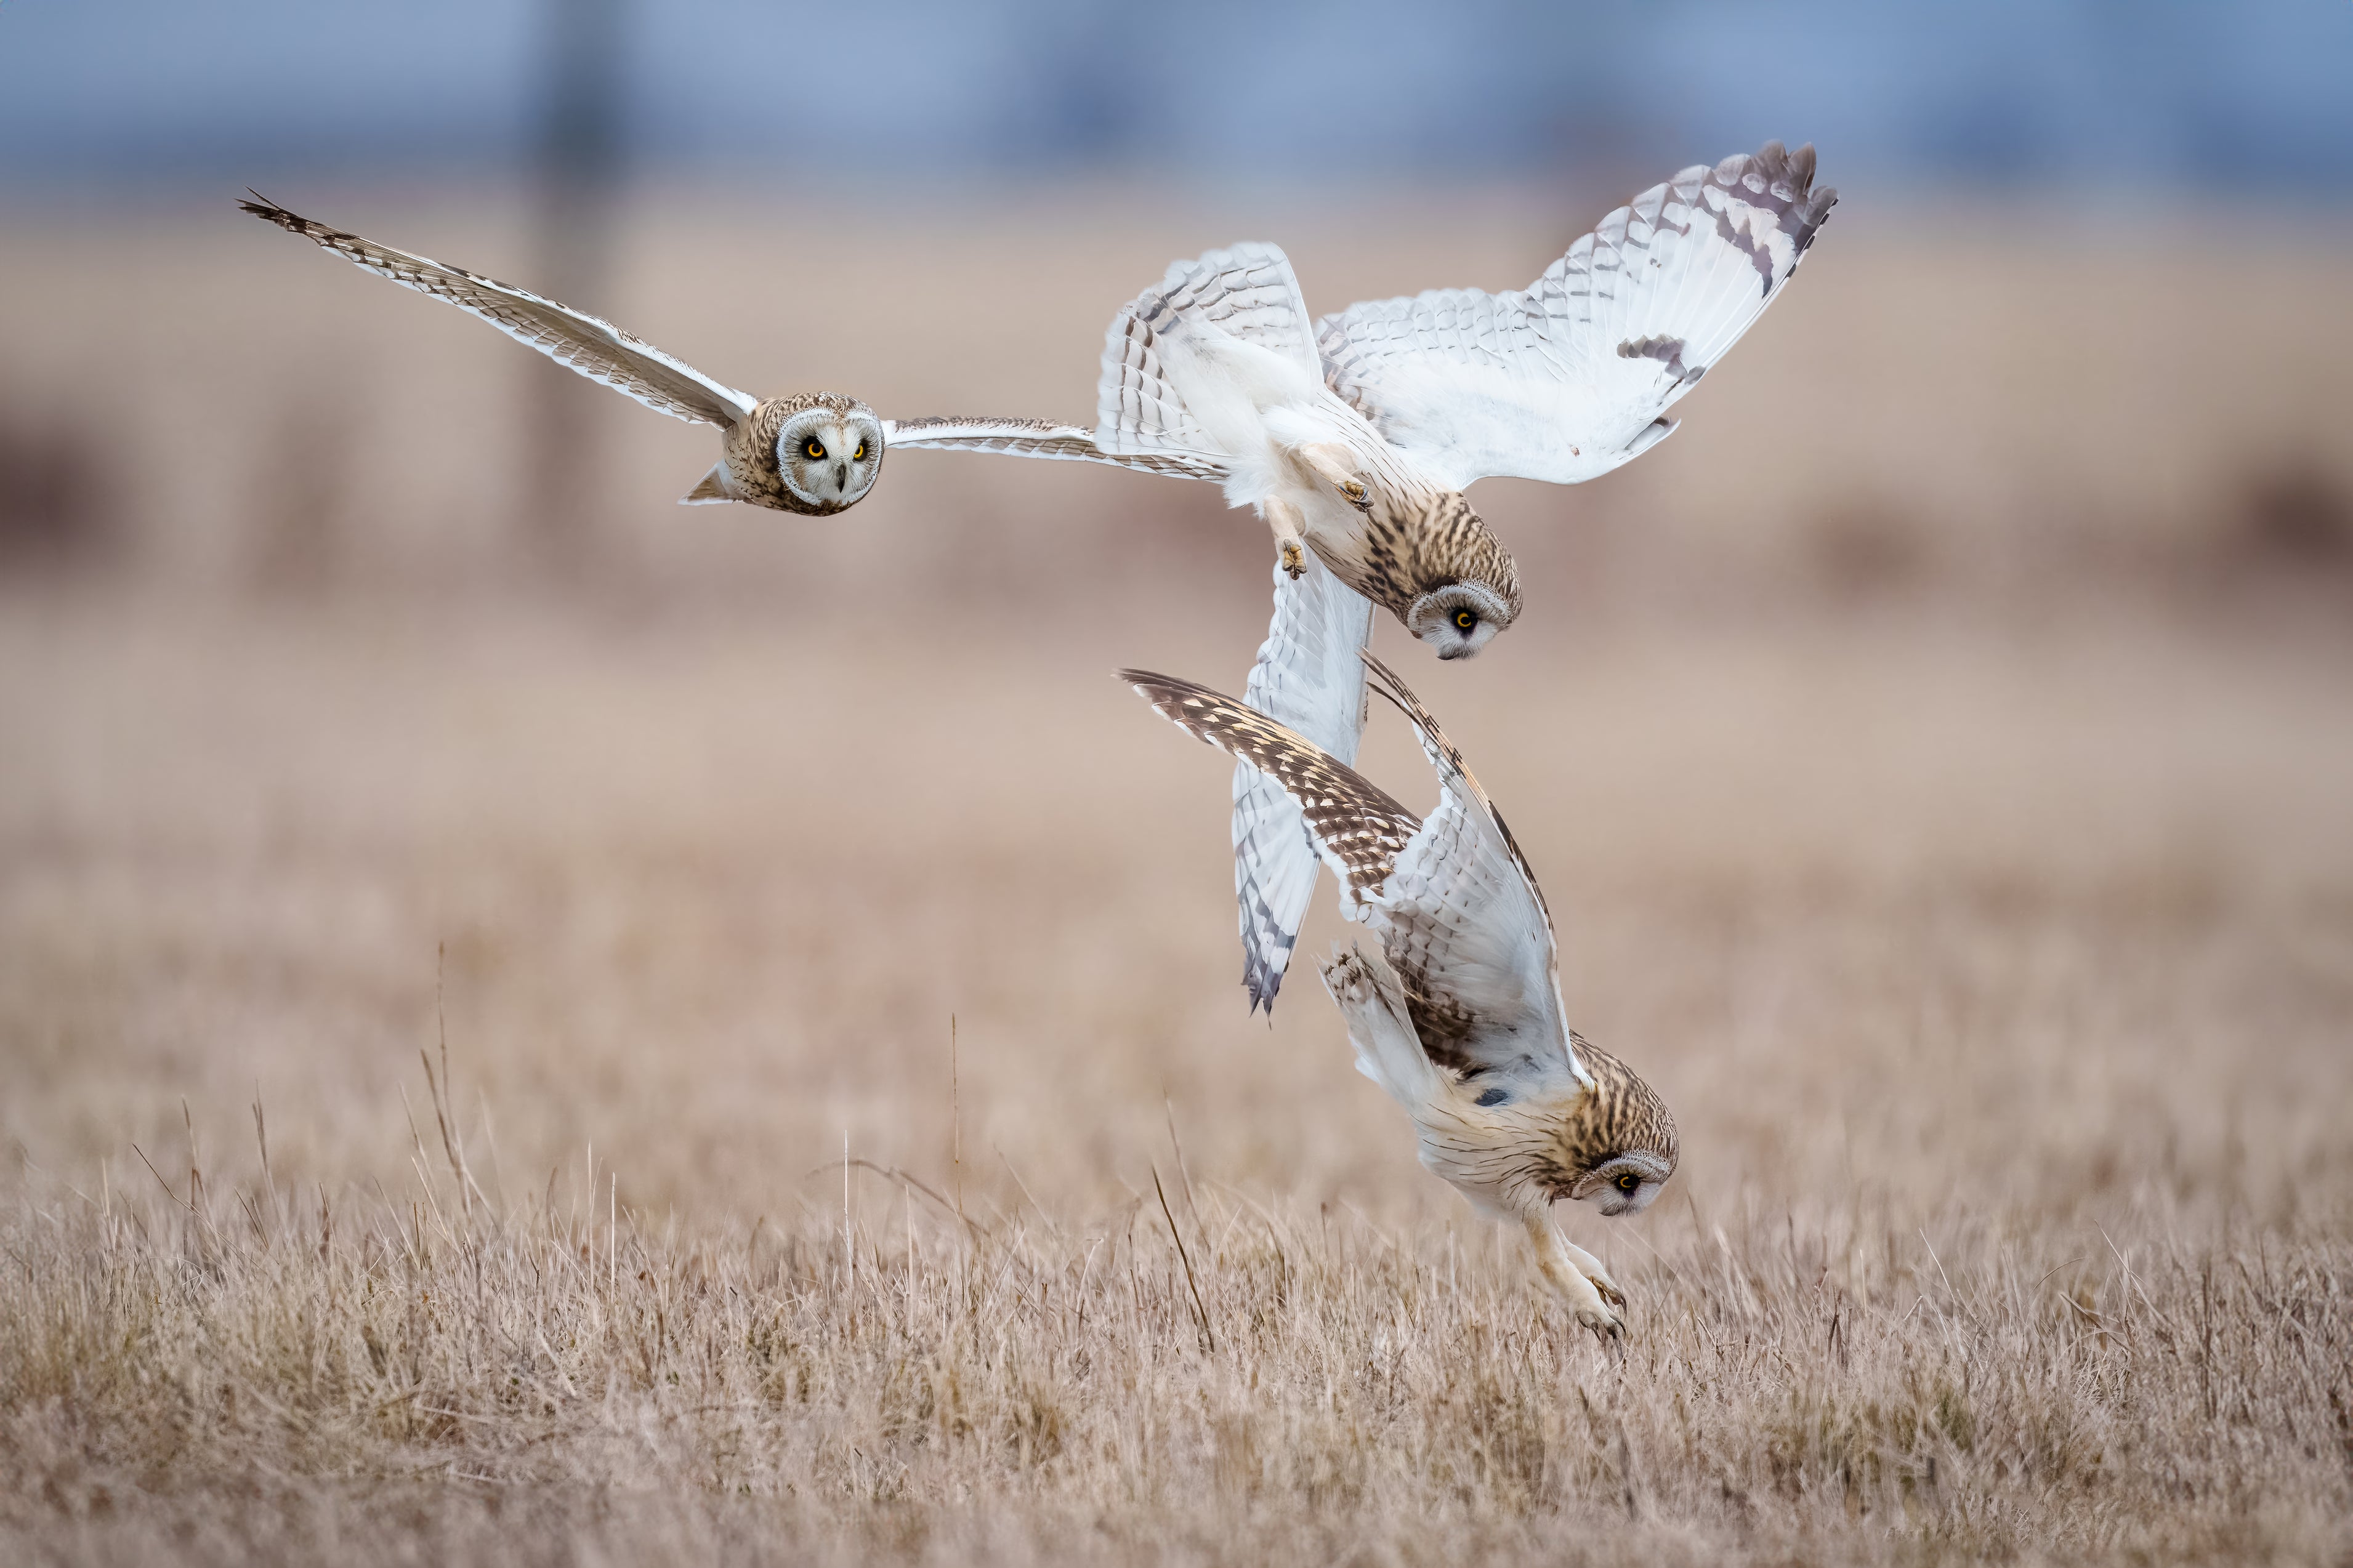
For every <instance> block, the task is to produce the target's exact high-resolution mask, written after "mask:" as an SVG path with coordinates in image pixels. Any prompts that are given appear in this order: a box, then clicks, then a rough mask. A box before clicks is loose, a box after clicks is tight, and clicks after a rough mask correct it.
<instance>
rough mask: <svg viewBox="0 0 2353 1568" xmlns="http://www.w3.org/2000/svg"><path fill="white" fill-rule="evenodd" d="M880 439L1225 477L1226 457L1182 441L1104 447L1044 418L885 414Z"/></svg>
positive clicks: (902, 444) (1087, 432) (944, 448)
mask: <svg viewBox="0 0 2353 1568" xmlns="http://www.w3.org/2000/svg"><path fill="white" fill-rule="evenodd" d="M882 441H883V445H884V447H885V448H886V449H887V448H888V447H932V448H934V449H936V450H940V451H947V452H1000V453H1003V454H1005V455H1007V456H1008V457H1015V458H1059V459H1060V460H1062V461H1065V462H1072V463H1111V464H1113V465H1115V466H1117V467H1119V468H1134V469H1136V470H1137V471H1139V472H1142V473H1147V474H1174V475H1176V476H1178V477H1179V478H1182V479H1224V478H1225V477H1226V465H1225V460H1224V459H1223V458H1219V457H1218V456H1217V455H1216V454H1215V453H1212V452H1197V451H1190V450H1187V449H1186V448H1184V447H1174V446H1145V445H1142V444H1139V445H1137V446H1136V447H1134V449H1133V450H1127V449H1122V448H1119V447H1104V446H1103V445H1102V444H1101V443H1100V442H1099V441H1098V440H1097V439H1096V437H1095V433H1094V432H1092V431H1090V430H1082V429H1080V428H1079V427H1078V426H1075V425H1056V424H1054V423H1052V422H1051V421H1050V420H1044V419H986V418H975V419H958V418H947V419H886V420H884V421H883V422H882Z"/></svg>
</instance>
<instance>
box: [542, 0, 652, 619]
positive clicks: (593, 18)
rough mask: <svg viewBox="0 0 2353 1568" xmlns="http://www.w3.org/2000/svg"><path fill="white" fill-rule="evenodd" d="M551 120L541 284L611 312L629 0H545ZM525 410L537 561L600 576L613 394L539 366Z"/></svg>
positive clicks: (573, 574) (569, 572) (559, 573)
mask: <svg viewBox="0 0 2353 1568" xmlns="http://www.w3.org/2000/svg"><path fill="white" fill-rule="evenodd" d="M541 4H542V5H544V6H545V8H546V9H545V17H546V31H545V34H544V40H545V43H544V48H543V59H544V62H545V68H546V71H547V78H546V89H545V90H546V100H545V110H544V114H545V118H544V119H543V121H542V123H541V130H540V144H539V168H538V177H539V186H540V199H539V237H538V238H539V243H538V251H539V259H538V269H537V272H536V274H535V277H536V279H538V281H537V282H536V283H535V284H534V287H536V288H540V289H544V290H545V291H546V292H547V293H548V294H550V295H551V296H553V297H554V298H555V299H557V300H562V301H563V302H564V303H565V304H567V305H570V306H573V307H574V308H575V309H577V310H587V311H591V312H593V313H595V314H597V315H605V314H607V313H608V309H609V308H608V307H607V304H606V302H605V300H604V294H605V291H606V289H607V285H608V283H609V280H610V277H611V262H612V247H613V219H614V207H615V204H616V198H617V195H618V193H619V185H620V174H621V36H622V25H623V12H624V9H625V7H626V5H627V4H628V0H541ZM529 368H530V369H531V370H532V372H533V374H532V377H531V381H530V387H531V391H530V394H529V395H528V399H527V405H526V407H525V410H524V442H523V454H524V462H525V463H526V464H527V465H528V466H527V468H526V470H525V472H524V474H523V476H522V481H523V482H522V496H523V506H522V516H523V520H524V526H525V528H526V529H527V530H528V538H527V540H526V541H525V542H526V544H527V546H528V549H529V552H530V555H531V558H532V564H533V568H534V569H535V570H536V571H538V572H540V573H542V574H545V575H547V576H549V577H552V578H554V579H556V580H559V581H562V580H571V581H578V580H580V579H583V578H586V577H588V576H591V575H593V574H594V573H595V570H596V564H597V561H598V558H599V556H600V554H601V553H602V552H603V549H604V545H605V540H604V530H603V527H602V522H603V518H604V497H605V479H606V475H605V472H604V464H603V463H602V462H601V461H600V460H599V456H598V453H599V447H598V444H597V441H596V430H595V426H596V422H597V421H598V420H599V419H600V418H601V417H602V415H601V413H600V411H601V410H602V409H603V407H604V405H605V404H606V403H607V402H609V401H610V400H611V397H612V395H611V394H610V393H608V392H605V391H602V390H601V389H599V388H597V387H596V386H594V385H591V384H589V383H587V382H585V381H582V380H581V379H580V378H579V377H577V376H574V375H566V374H561V373H558V374H548V370H549V367H546V366H541V365H533V366H531V367H529Z"/></svg>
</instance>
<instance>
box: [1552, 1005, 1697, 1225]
mask: <svg viewBox="0 0 2353 1568" xmlns="http://www.w3.org/2000/svg"><path fill="white" fill-rule="evenodd" d="M1571 1038H1572V1039H1573V1040H1575V1041H1576V1046H1575V1049H1576V1053H1577V1062H1578V1063H1579V1065H1580V1066H1582V1067H1583V1068H1585V1073H1586V1076H1587V1077H1588V1078H1589V1079H1591V1080H1592V1081H1591V1083H1590V1084H1589V1086H1588V1088H1587V1089H1586V1091H1585V1093H1584V1094H1583V1095H1582V1096H1580V1097H1579V1100H1578V1103H1577V1109H1576V1110H1575V1111H1574V1112H1573V1113H1572V1114H1571V1115H1570V1116H1569V1117H1568V1118H1567V1121H1566V1122H1565V1123H1564V1125H1563V1126H1562V1128H1561V1130H1560V1147H1559V1148H1558V1150H1557V1151H1556V1169H1557V1170H1560V1171H1562V1172H1565V1173H1567V1179H1566V1180H1565V1181H1562V1182H1560V1183H1559V1184H1558V1185H1557V1186H1556V1188H1555V1195H1556V1196H1558V1197H1565V1198H1573V1199H1575V1200H1576V1201H1577V1202H1578V1203H1588V1204H1591V1205H1594V1206H1595V1207H1596V1208H1598V1209H1599V1210H1600V1211H1601V1212H1602V1214H1603V1215H1605V1216H1608V1217H1610V1218H1615V1217H1616V1216H1618V1215H1630V1214H1640V1213H1641V1212H1642V1211H1643V1210H1644V1209H1646V1208H1648V1207H1650V1206H1651V1199H1653V1198H1655V1197H1657V1196H1658V1195H1659V1190H1660V1189H1661V1188H1662V1187H1664V1186H1665V1185H1666V1184H1667V1178H1668V1177H1670V1176H1672V1175H1673V1174H1674V1173H1675V1160H1676V1156H1677V1152H1678V1142H1677V1139H1676V1137H1675V1119H1674V1117H1673V1116H1672V1115H1671V1114H1670V1113H1669V1112H1668V1110H1667V1104H1666V1101H1665V1100H1661V1099H1660V1098H1659V1096H1658V1093H1657V1091H1656V1090H1654V1089H1651V1086H1650V1085H1649V1084H1647V1083H1644V1082H1643V1081H1642V1080H1641V1079H1640V1078H1638V1077H1636V1076H1635V1075H1634V1071H1633V1069H1632V1068H1629V1067H1628V1066H1627V1065H1626V1064H1625V1063H1624V1062H1621V1061H1620V1060H1619V1059H1618V1058H1616V1057H1613V1056H1611V1055H1609V1053H1608V1052H1606V1051H1599V1050H1596V1049H1594V1047H1591V1046H1590V1045H1588V1044H1587V1043H1586V1042H1585V1041H1584V1040H1583V1039H1581V1038H1577V1037H1575V1036H1572V1037H1571Z"/></svg>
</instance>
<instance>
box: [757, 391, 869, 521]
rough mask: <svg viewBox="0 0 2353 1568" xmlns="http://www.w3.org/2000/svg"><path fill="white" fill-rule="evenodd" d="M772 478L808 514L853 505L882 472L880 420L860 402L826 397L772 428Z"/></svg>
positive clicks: (836, 509)
mask: <svg viewBox="0 0 2353 1568" xmlns="http://www.w3.org/2000/svg"><path fill="white" fill-rule="evenodd" d="M881 471H882V422H881V420H879V419H877V418H876V417H874V413H873V411H872V410H871V409H870V408H868V407H867V406H866V405H864V404H862V403H858V402H855V401H853V400H851V399H849V398H846V397H842V398H835V397H827V398H822V399H820V400H818V401H816V402H813V403H812V404H811V405H809V406H807V407H806V408H803V409H800V410H798V411H797V412H796V413H794V414H791V415H788V416H786V418H785V420H784V422H783V423H782V424H781V425H779V426H777V427H776V477H777V479H780V480H781V481H782V482H783V484H784V488H785V491H786V495H788V496H790V497H791V498H792V500H796V501H797V502H799V503H800V506H799V507H797V508H795V509H794V510H801V508H806V509H807V510H809V511H812V512H819V513H822V512H834V511H839V510H842V509H843V508H845V507H849V506H855V505H856V504H857V503H858V502H859V501H860V500H862V499H864V497H865V495H866V492H867V491H868V490H870V489H872V488H873V486H874V479H875V477H876V476H877V475H879V474H880V473H881Z"/></svg>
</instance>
